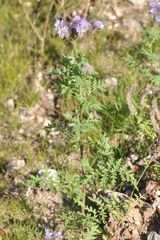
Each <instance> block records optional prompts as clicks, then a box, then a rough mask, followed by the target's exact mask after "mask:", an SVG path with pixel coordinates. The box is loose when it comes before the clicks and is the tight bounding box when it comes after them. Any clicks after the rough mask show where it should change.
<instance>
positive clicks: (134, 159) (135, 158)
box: [130, 154, 139, 162]
mask: <svg viewBox="0 0 160 240" xmlns="http://www.w3.org/2000/svg"><path fill="white" fill-rule="evenodd" d="M130 158H131V160H132V161H133V162H135V161H137V160H138V158H139V156H138V155H137V154H131V156H130Z"/></svg>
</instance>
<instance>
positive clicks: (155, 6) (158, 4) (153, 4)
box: [149, 0, 160, 23]
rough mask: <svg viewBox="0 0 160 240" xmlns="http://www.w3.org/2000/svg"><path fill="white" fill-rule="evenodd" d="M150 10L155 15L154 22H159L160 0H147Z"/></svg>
mask: <svg viewBox="0 0 160 240" xmlns="http://www.w3.org/2000/svg"><path fill="white" fill-rule="evenodd" d="M149 6H150V12H151V13H152V14H153V15H154V16H155V19H156V22H157V23H160V0H158V1H153V0H151V1H150V2H149Z"/></svg>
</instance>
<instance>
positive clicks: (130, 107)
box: [126, 85, 137, 116]
mask: <svg viewBox="0 0 160 240" xmlns="http://www.w3.org/2000/svg"><path fill="white" fill-rule="evenodd" d="M135 88H136V85H132V86H131V88H130V89H129V90H128V92H127V96H126V100H127V104H128V107H129V110H130V112H131V114H132V115H134V116H137V110H136V109H135V107H134V105H133V102H132V92H133V90H134V89H135Z"/></svg>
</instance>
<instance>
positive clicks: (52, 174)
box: [38, 168, 57, 183]
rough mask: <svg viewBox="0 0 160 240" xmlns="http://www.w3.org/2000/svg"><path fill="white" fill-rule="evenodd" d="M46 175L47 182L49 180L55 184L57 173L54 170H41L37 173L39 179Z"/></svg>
mask: <svg viewBox="0 0 160 240" xmlns="http://www.w3.org/2000/svg"><path fill="white" fill-rule="evenodd" d="M45 174H46V175H47V177H46V180H47V181H48V180H49V178H50V179H51V180H52V181H53V182H54V183H55V182H56V178H57V171H56V170H55V169H51V168H50V169H42V170H39V171H38V175H39V176H40V177H43V176H44V175H45Z"/></svg>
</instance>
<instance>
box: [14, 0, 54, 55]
mask: <svg viewBox="0 0 160 240" xmlns="http://www.w3.org/2000/svg"><path fill="white" fill-rule="evenodd" d="M18 2H19V4H20V5H21V6H22V9H23V12H24V14H25V16H26V19H27V21H28V23H29V24H30V27H31V28H32V30H33V32H34V33H35V35H36V36H37V38H38V40H39V41H40V42H41V53H42V54H43V52H44V48H45V43H46V35H47V27H48V23H49V18H50V15H51V12H52V8H53V6H54V0H52V1H51V4H50V6H49V9H48V13H47V17H46V21H45V24H44V29H43V35H42V36H41V34H40V33H39V32H38V30H37V28H36V27H35V25H34V23H33V22H32V20H31V18H30V16H29V14H28V12H27V11H26V9H25V7H24V5H23V2H22V0H18Z"/></svg>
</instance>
